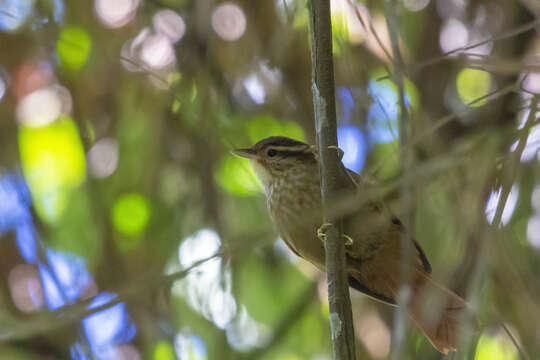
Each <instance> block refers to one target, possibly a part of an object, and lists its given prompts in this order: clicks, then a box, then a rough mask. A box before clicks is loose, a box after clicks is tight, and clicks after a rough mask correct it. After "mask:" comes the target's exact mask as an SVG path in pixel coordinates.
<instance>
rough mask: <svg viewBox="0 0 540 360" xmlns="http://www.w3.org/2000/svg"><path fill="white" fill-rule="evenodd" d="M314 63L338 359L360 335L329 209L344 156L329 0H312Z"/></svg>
mask: <svg viewBox="0 0 540 360" xmlns="http://www.w3.org/2000/svg"><path fill="white" fill-rule="evenodd" d="M309 5H310V6H309V10H310V11H309V18H310V21H309V24H310V38H311V62H312V64H311V66H312V89H313V106H314V110H315V130H316V133H317V146H318V153H319V164H320V176H321V195H322V201H323V218H324V223H325V224H329V225H330V226H328V227H327V230H326V241H325V248H326V269H327V273H328V275H327V276H328V302H329V305H330V330H331V334H332V344H333V353H334V359H335V360H352V359H355V358H356V352H355V337H354V327H353V320H352V311H351V299H350V298H349V283H348V281H347V272H346V266H347V258H346V255H345V244H344V241H343V240H342V222H341V220H339V219H336V218H334V217H332V216H330V215H331V214H330V213H329V212H328V208H329V206H330V204H331V203H332V201H333V199H334V198H335V195H336V194H337V192H338V191H339V190H340V183H339V178H340V177H339V174H340V159H339V158H338V156H337V152H336V151H332V150H330V147H337V122H336V104H335V95H334V87H335V85H334V64H333V58H332V22H331V18H330V1H329V0H311V1H309Z"/></svg>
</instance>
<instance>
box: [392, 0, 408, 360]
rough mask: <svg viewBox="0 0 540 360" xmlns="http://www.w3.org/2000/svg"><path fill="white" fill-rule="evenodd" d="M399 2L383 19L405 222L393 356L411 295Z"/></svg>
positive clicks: (399, 343)
mask: <svg viewBox="0 0 540 360" xmlns="http://www.w3.org/2000/svg"><path fill="white" fill-rule="evenodd" d="M398 7H399V4H398V2H397V1H396V0H387V1H386V21H387V23H388V33H389V35H390V43H391V44H392V52H393V54H394V82H395V83H396V85H397V89H398V96H399V108H400V116H399V149H400V155H401V156H400V163H401V173H402V175H403V176H404V180H403V182H402V183H401V187H400V198H401V210H402V211H401V212H402V216H401V220H402V222H403V225H404V231H403V232H402V234H401V250H402V253H401V266H400V272H401V274H400V281H401V286H400V289H399V295H398V299H397V302H398V305H399V308H398V310H397V312H396V318H395V319H396V320H395V321H394V339H395V341H394V343H393V345H394V346H393V351H392V355H393V358H394V359H399V358H400V357H401V350H402V347H403V343H404V341H405V329H406V328H407V320H408V317H407V307H408V304H409V299H410V296H411V288H410V281H411V278H412V269H411V266H410V264H412V244H413V243H412V241H410V234H409V229H410V210H411V195H410V188H411V187H410V182H409V180H408V177H407V174H408V172H409V136H408V126H409V113H408V110H407V105H406V104H405V87H404V83H403V59H402V58H401V53H400V51H399V24H398V16H397V9H398Z"/></svg>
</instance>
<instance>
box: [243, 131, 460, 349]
mask: <svg viewBox="0 0 540 360" xmlns="http://www.w3.org/2000/svg"><path fill="white" fill-rule="evenodd" d="M233 154H235V155H237V156H241V157H244V158H247V159H249V160H250V162H251V164H252V166H253V168H254V169H255V172H256V173H257V175H258V177H259V179H260V181H261V182H262V184H263V185H264V189H265V192H266V197H267V201H268V209H269V211H270V215H271V217H272V220H273V222H274V224H275V227H276V229H277V231H278V233H279V235H280V237H281V238H282V239H283V240H284V241H285V242H286V244H287V245H288V247H289V248H290V249H291V250H292V251H293V252H294V253H295V254H297V255H298V256H300V257H302V258H304V259H305V260H307V261H309V262H311V263H312V264H313V265H315V266H316V267H317V268H319V269H320V270H321V271H325V248H324V243H323V241H324V240H321V236H320V228H321V222H322V202H321V188H320V177H319V165H318V157H317V154H316V152H315V151H314V150H313V147H312V146H310V145H308V144H305V143H303V142H300V141H296V140H292V139H289V138H286V137H269V138H266V139H263V140H261V141H259V142H258V143H256V144H255V145H253V146H252V147H251V148H247V149H237V150H234V151H233ZM342 169H343V170H342V177H341V178H340V182H341V183H342V184H343V191H344V194H346V193H347V192H349V193H350V195H354V192H357V191H361V190H362V187H363V186H364V182H363V181H362V179H361V178H360V175H358V174H356V173H354V172H352V171H350V170H347V169H346V168H345V167H344V166H343V167H342ZM402 232H403V225H402V224H401V222H400V221H399V219H398V218H397V217H395V216H393V215H392V214H391V213H390V211H389V210H388V209H387V208H386V207H385V206H384V204H383V203H382V202H380V201H373V202H370V203H368V204H367V205H365V206H361V208H358V209H353V211H352V212H350V213H348V214H347V215H346V216H345V217H344V218H343V233H344V238H345V239H344V241H345V245H346V253H347V273H348V280H349V285H350V286H351V287H352V288H354V289H356V290H358V291H361V292H362V293H364V294H367V295H368V296H370V297H372V298H374V299H377V300H380V301H382V302H384V303H387V304H391V305H395V304H396V302H397V296H398V291H399V289H400V284H401V283H400V281H401V277H400V272H401V261H402V251H403V250H402V245H401V237H402ZM412 242H413V243H412V245H411V248H412V249H413V250H414V256H413V259H412V261H411V263H412V264H411V265H412V266H413V269H411V273H412V275H411V288H412V296H411V300H410V303H409V310H410V311H409V315H410V316H411V318H412V319H413V320H414V322H415V323H416V324H417V325H418V326H419V328H420V329H421V330H422V332H423V333H424V334H425V335H426V337H427V338H428V339H429V341H430V342H431V343H432V344H433V346H434V347H435V348H436V349H437V350H439V351H440V352H442V353H445V354H446V353H448V352H449V351H453V350H456V347H457V341H458V334H457V331H458V320H459V317H460V315H461V313H462V311H464V310H465V308H466V303H465V301H464V300H463V299H462V298H461V297H459V296H458V295H456V294H454V293H453V292H452V291H450V290H448V289H447V288H445V287H443V286H442V285H439V284H437V283H436V282H434V281H433V280H432V279H431V276H430V274H431V265H430V263H429V261H428V259H427V258H426V255H425V254H424V251H423V250H422V248H421V247H420V245H419V244H418V243H417V242H416V241H414V240H412ZM428 298H429V299H432V300H433V299H434V300H433V301H428V302H426V299H428Z"/></svg>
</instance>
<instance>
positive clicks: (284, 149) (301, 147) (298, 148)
mask: <svg viewBox="0 0 540 360" xmlns="http://www.w3.org/2000/svg"><path fill="white" fill-rule="evenodd" d="M269 148H271V149H274V150H276V151H279V152H294V153H299V152H304V151H306V150H307V149H309V146H307V145H295V146H271V147H269Z"/></svg>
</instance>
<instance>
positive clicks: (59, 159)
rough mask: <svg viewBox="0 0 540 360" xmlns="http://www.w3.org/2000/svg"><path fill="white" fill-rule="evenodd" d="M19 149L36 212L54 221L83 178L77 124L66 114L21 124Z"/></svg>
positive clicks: (84, 171) (83, 171)
mask: <svg viewBox="0 0 540 360" xmlns="http://www.w3.org/2000/svg"><path fill="white" fill-rule="evenodd" d="M19 152H20V156H21V163H22V168H23V173H24V177H25V179H26V181H27V183H28V186H29V188H30V193H31V194H32V198H33V200H34V204H35V206H36V211H37V213H38V215H39V216H40V217H41V218H42V219H43V220H45V221H47V222H55V221H56V220H58V218H59V217H60V216H61V215H62V213H63V211H64V209H65V206H66V202H67V198H68V196H69V194H70V191H71V190H73V189H75V188H76V187H77V186H79V185H80V184H81V183H82V182H83V181H84V179H85V178H86V162H85V158H84V149H83V145H82V142H81V139H80V137H79V132H78V130H77V127H76V126H75V124H74V123H73V120H72V119H71V118H69V117H67V116H61V117H60V119H58V120H57V121H55V122H54V123H51V124H49V125H47V126H43V127H39V128H31V127H27V126H21V127H20V129H19Z"/></svg>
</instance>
